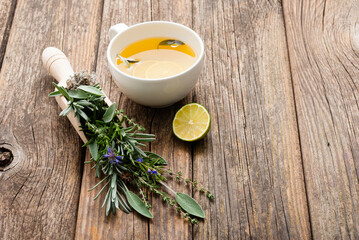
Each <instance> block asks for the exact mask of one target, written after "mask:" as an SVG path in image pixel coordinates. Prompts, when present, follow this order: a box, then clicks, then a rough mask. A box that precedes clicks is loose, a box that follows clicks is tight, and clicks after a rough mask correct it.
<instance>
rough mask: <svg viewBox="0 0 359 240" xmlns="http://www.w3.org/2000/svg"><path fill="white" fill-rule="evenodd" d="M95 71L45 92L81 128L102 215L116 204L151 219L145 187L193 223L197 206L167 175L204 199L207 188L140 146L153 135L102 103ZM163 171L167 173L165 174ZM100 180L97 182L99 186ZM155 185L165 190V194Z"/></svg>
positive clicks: (200, 215) (198, 213)
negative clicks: (57, 99) (171, 184)
mask: <svg viewBox="0 0 359 240" xmlns="http://www.w3.org/2000/svg"><path fill="white" fill-rule="evenodd" d="M94 78H95V75H93V74H92V75H90V74H87V73H84V72H80V73H75V75H74V76H73V77H71V78H70V79H69V80H68V81H67V88H64V87H61V86H58V85H56V84H55V83H54V86H55V87H56V90H55V91H54V92H52V93H50V94H49V96H51V97H54V96H58V95H62V96H64V97H65V98H66V99H67V101H68V107H67V108H66V109H64V110H63V111H62V112H61V113H60V116H66V115H68V114H69V113H70V112H71V110H72V111H73V112H74V115H75V117H77V119H78V121H79V122H80V124H81V130H82V131H83V132H84V134H85V135H86V138H87V139H88V142H86V143H85V144H84V145H83V146H84V147H85V146H88V147H89V149H90V153H91V156H92V158H91V160H90V161H89V162H86V163H89V164H93V167H92V168H94V169H95V176H96V177H97V178H101V180H100V181H99V182H98V183H97V184H96V185H95V186H94V187H93V188H91V189H90V191H91V190H94V189H99V190H98V193H97V195H96V197H95V198H94V199H97V198H98V197H99V196H100V195H101V193H104V194H105V198H104V201H103V204H102V207H105V209H106V216H108V215H109V214H110V212H112V213H113V214H115V213H116V209H121V210H122V211H124V212H125V213H129V212H130V211H132V210H135V211H136V212H138V213H139V214H141V215H143V216H145V217H148V218H152V217H153V215H152V213H151V212H150V210H149V209H150V208H151V205H150V203H149V202H148V200H147V199H148V197H147V195H148V192H153V193H155V194H158V195H159V196H160V197H161V198H162V199H163V201H164V202H166V203H167V204H168V205H169V206H171V207H175V208H176V209H177V211H178V213H180V214H182V215H183V217H184V218H187V219H188V220H189V222H190V223H192V224H197V223H198V221H197V218H204V217H205V214H204V211H203V210H202V208H201V206H200V205H199V204H198V203H197V202H196V201H195V200H194V199H193V198H192V197H190V196H188V195H187V194H184V193H178V192H175V191H174V190H173V189H172V188H170V187H169V186H168V185H167V183H166V182H167V180H168V179H167V177H172V178H175V179H176V180H177V181H179V182H185V183H186V184H190V185H191V186H192V188H193V189H197V190H199V191H200V192H201V193H205V194H206V196H207V197H208V198H209V199H212V200H213V199H214V196H213V194H212V193H211V192H209V191H208V190H206V189H204V188H203V187H199V186H198V184H197V182H196V181H191V180H190V179H188V178H187V179H185V178H184V177H183V176H182V173H181V172H177V173H175V172H174V171H172V170H170V169H168V168H167V167H166V166H167V162H166V160H165V159H163V158H162V157H161V156H159V155H157V154H155V153H152V152H147V151H143V150H142V149H141V147H144V146H146V145H145V143H148V142H152V141H154V140H155V136H154V135H153V134H147V133H144V131H145V129H144V128H143V127H142V126H140V125H138V124H137V123H135V121H134V120H133V119H130V118H129V117H128V116H127V115H125V114H124V112H123V110H119V109H117V107H116V104H115V103H113V104H112V105H111V106H108V105H107V104H106V103H105V101H104V99H105V95H104V93H103V92H102V90H101V88H100V87H99V85H98V84H95V81H94ZM166 176H167V177H166ZM101 183H103V185H102V187H101V188H100V187H99V186H100V185H101ZM130 186H132V187H134V188H135V189H137V192H138V194H136V193H134V192H132V191H130V190H129V188H130ZM161 187H164V188H166V189H167V190H168V192H169V193H170V194H173V196H170V195H168V194H167V193H166V192H165V191H163V190H162V188H161Z"/></svg>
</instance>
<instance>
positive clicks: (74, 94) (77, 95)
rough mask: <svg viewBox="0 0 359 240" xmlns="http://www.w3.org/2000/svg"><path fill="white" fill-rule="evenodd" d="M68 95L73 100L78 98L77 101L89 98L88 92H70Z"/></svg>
mask: <svg viewBox="0 0 359 240" xmlns="http://www.w3.org/2000/svg"><path fill="white" fill-rule="evenodd" d="M67 93H68V94H69V96H70V97H72V98H77V99H86V98H88V95H87V94H86V92H84V91H82V90H68V92H67Z"/></svg>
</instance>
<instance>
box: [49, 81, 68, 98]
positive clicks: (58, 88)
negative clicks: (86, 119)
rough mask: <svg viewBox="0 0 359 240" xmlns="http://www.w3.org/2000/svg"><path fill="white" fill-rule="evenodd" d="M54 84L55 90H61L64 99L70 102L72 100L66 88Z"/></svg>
mask: <svg viewBox="0 0 359 240" xmlns="http://www.w3.org/2000/svg"><path fill="white" fill-rule="evenodd" d="M52 84H53V85H54V86H55V88H56V89H57V90H59V92H60V93H61V94H62V95H63V96H64V97H66V98H67V99H68V100H69V99H72V98H71V97H70V95H69V94H68V92H67V91H66V89H65V88H64V87H60V86H58V85H57V84H56V83H54V82H53V83H52Z"/></svg>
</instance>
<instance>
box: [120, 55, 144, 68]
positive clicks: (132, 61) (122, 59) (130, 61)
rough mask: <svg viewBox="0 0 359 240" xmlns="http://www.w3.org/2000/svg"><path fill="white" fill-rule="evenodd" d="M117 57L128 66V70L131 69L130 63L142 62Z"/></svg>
mask: <svg viewBox="0 0 359 240" xmlns="http://www.w3.org/2000/svg"><path fill="white" fill-rule="evenodd" d="M116 57H118V58H119V59H121V61H122V62H123V63H124V64H126V66H127V67H128V68H130V67H131V65H130V63H138V62H139V61H140V60H136V59H130V58H125V57H122V56H121V55H119V54H117V55H116Z"/></svg>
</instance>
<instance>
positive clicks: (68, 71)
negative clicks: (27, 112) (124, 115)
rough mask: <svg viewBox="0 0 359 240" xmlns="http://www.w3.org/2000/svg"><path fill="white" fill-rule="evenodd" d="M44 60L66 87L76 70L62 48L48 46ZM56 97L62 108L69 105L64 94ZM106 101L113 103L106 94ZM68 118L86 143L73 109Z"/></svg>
mask: <svg viewBox="0 0 359 240" xmlns="http://www.w3.org/2000/svg"><path fill="white" fill-rule="evenodd" d="M42 62H43V64H44V67H45V68H46V69H47V71H48V72H49V73H50V75H51V76H53V77H54V78H55V79H56V80H57V81H58V85H59V86H62V87H66V81H67V79H69V78H70V77H71V76H72V75H73V74H74V70H73V69H72V67H71V64H70V62H69V60H68V59H67V57H66V55H65V54H64V53H63V52H62V51H61V50H60V49H57V48H54V47H48V48H46V49H45V50H44V51H43V52H42ZM104 95H105V94H104ZM55 98H56V101H57V103H58V104H59V106H60V107H61V109H62V110H64V109H65V108H67V107H68V105H67V100H66V98H65V97H64V96H56V97H55ZM105 102H106V103H107V105H108V106H110V105H111V104H112V102H111V100H110V99H108V97H107V96H106V95H105ZM67 118H68V119H69V120H70V122H71V124H72V126H73V127H74V128H75V130H76V132H77V133H78V134H79V136H80V137H81V139H82V141H83V142H84V143H86V142H87V139H86V137H85V134H84V133H83V132H82V131H81V130H80V126H81V124H80V123H79V121H78V120H77V118H76V117H75V115H74V112H73V111H72V110H71V112H70V113H69V114H68V115H67Z"/></svg>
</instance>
